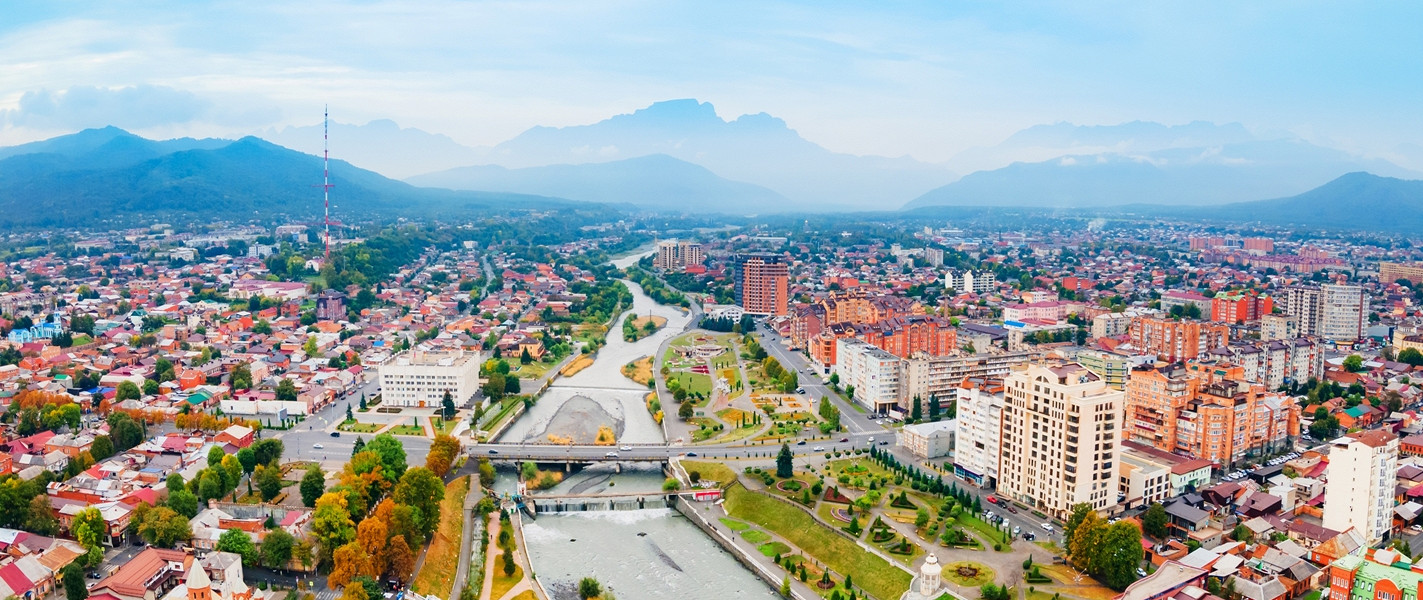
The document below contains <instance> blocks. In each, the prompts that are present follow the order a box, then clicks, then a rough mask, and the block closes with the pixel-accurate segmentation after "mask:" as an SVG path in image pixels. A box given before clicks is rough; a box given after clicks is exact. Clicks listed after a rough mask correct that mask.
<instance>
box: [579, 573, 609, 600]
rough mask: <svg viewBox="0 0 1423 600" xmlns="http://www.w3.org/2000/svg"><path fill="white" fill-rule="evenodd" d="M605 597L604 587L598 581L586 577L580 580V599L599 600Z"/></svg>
mask: <svg viewBox="0 0 1423 600" xmlns="http://www.w3.org/2000/svg"><path fill="white" fill-rule="evenodd" d="M602 595H603V586H602V584H599V583H598V580H597V579H593V578H592V577H584V578H582V579H579V580H578V597H579V598H581V599H582V600H588V599H589V598H597V597H599V596H602Z"/></svg>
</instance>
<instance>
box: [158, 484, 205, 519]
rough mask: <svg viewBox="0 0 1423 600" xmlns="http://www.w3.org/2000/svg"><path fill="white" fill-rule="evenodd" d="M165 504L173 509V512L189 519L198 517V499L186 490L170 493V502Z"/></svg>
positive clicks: (180, 489)
mask: <svg viewBox="0 0 1423 600" xmlns="http://www.w3.org/2000/svg"><path fill="white" fill-rule="evenodd" d="M165 504H166V505H167V506H168V508H171V509H173V512H175V513H178V514H180V515H183V516H185V517H187V518H189V519H191V518H193V517H196V516H198V497H197V496H195V495H193V493H192V492H190V491H188V490H187V489H186V488H179V489H177V490H174V491H171V492H168V501H167V502H166V503H165Z"/></svg>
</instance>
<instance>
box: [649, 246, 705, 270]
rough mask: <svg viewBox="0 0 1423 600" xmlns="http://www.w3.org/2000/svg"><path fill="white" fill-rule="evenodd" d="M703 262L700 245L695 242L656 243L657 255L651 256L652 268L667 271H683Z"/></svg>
mask: <svg viewBox="0 0 1423 600" xmlns="http://www.w3.org/2000/svg"><path fill="white" fill-rule="evenodd" d="M704 260H706V255H705V254H704V253H703V252H702V245H701V244H698V243H696V242H676V241H666V242H658V243H657V253H656V254H654V255H653V256H652V267H653V268H655V269H663V270H668V271H670V270H675V269H685V268H687V267H689V266H692V265H700V264H702V261H704Z"/></svg>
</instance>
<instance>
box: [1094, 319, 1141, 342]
mask: <svg viewBox="0 0 1423 600" xmlns="http://www.w3.org/2000/svg"><path fill="white" fill-rule="evenodd" d="M1131 320H1132V317H1131V315H1128V314H1126V313H1103V314H1100V315H1097V316H1095V317H1092V337H1094V338H1104V337H1117V336H1119V335H1126V334H1128V333H1130V332H1131Z"/></svg>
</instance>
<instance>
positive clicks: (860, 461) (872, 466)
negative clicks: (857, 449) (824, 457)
mask: <svg viewBox="0 0 1423 600" xmlns="http://www.w3.org/2000/svg"><path fill="white" fill-rule="evenodd" d="M855 465H858V466H861V467H864V468H865V470H864V471H857V472H854V473H845V474H846V475H849V476H850V478H851V479H854V478H856V477H888V478H890V479H891V480H893V479H894V474H893V473H890V472H889V469H886V468H884V467H882V466H880V464H879V463H877V462H875V461H873V460H871V459H870V458H867V457H854V458H841V459H838V460H832V461H830V462H828V463H825V468H826V470H827V471H833V472H834V473H835V477H839V476H840V475H841V473H842V472H843V471H844V470H845V469H847V468H849V467H851V466H855Z"/></svg>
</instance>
